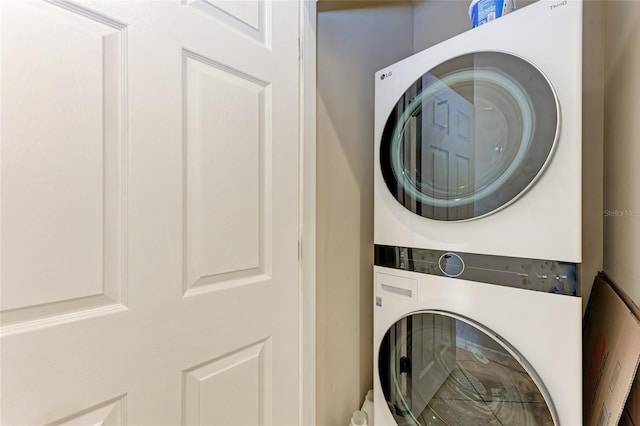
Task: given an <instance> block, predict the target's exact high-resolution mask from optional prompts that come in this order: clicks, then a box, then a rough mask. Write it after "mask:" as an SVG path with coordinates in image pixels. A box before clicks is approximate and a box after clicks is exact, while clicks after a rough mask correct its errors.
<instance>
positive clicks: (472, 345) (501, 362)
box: [379, 311, 557, 426]
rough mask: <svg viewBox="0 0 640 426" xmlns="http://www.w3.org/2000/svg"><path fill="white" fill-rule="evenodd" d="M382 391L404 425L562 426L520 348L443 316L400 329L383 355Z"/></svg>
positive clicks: (413, 319) (424, 317) (412, 320)
mask: <svg viewBox="0 0 640 426" xmlns="http://www.w3.org/2000/svg"><path fill="white" fill-rule="evenodd" d="M379 374H380V383H381V385H382V390H383V393H384V396H385V398H386V400H387V405H388V406H389V409H390V410H391V413H392V414H393V417H394V418H395V419H396V422H397V423H398V425H400V426H403V425H411V426H417V425H420V426H427V425H512V426H530V425H556V424H557V420H556V419H557V416H556V413H555V410H554V408H553V405H552V404H551V402H550V398H549V396H548V394H547V392H546V390H545V388H544V386H543V385H542V383H541V381H540V379H539V378H538V377H537V375H536V374H535V372H534V371H533V368H532V367H531V366H530V365H528V364H527V363H526V360H525V359H524V357H522V356H521V355H519V354H518V353H517V352H516V351H515V350H514V349H513V348H512V347H510V346H509V345H508V344H507V343H505V342H504V341H502V339H501V338H499V337H498V336H496V335H495V334H493V333H491V332H490V331H489V330H487V329H485V328H483V327H481V326H480V325H478V324H475V323H473V322H472V321H470V320H467V319H465V318H462V317H459V316H457V315H454V314H450V313H446V312H440V311H423V312H419V313H415V314H412V315H409V316H407V317H405V318H403V319H401V320H400V321H398V322H397V323H396V324H395V325H393V326H392V327H391V328H390V329H389V331H387V334H386V335H385V337H384V340H383V343H382V346H381V348H380V353H379Z"/></svg>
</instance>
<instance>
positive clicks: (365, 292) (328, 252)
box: [316, 1, 413, 426]
mask: <svg viewBox="0 0 640 426" xmlns="http://www.w3.org/2000/svg"><path fill="white" fill-rule="evenodd" d="M356 5H357V6H360V8H357V9H350V10H334V11H323V12H320V13H319V14H318V57H317V62H318V73H317V76H318V93H317V96H318V99H317V200H316V202H317V255H316V262H317V264H316V268H317V273H316V296H317V316H316V321H317V322H316V333H317V334H316V339H317V340H316V347H317V354H316V356H317V370H316V373H317V378H316V392H317V396H316V400H317V407H316V410H317V411H316V413H317V414H316V424H317V425H319V426H325V425H331V426H333V425H336V426H339V425H347V424H348V423H349V418H350V416H351V414H352V412H353V411H354V410H356V409H359V408H360V404H361V403H362V400H363V398H364V395H365V394H366V391H367V390H368V389H370V388H371V387H372V384H373V371H372V370H373V364H372V359H373V348H372V346H373V210H372V209H373V106H374V93H373V90H374V80H373V74H374V72H375V71H377V70H379V69H380V68H383V67H385V66H387V65H389V64H392V63H394V62H396V61H398V60H400V59H403V58H405V57H407V56H409V55H410V54H411V53H412V48H413V8H412V6H411V4H410V3H398V2H396V3H395V4H392V5H386V6H385V7H364V8H363V7H361V6H363V3H362V2H360V3H359V4H356ZM318 6H319V8H322V9H325V10H326V9H327V8H331V5H330V4H329V5H328V4H327V3H326V2H324V1H323V2H321V3H320V4H319V5H318ZM341 7H344V5H342V6H341Z"/></svg>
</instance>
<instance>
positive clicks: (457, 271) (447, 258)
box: [438, 252, 464, 278]
mask: <svg viewBox="0 0 640 426" xmlns="http://www.w3.org/2000/svg"><path fill="white" fill-rule="evenodd" d="M438 267H439V268H440V272H442V273H443V274H444V275H445V276H446V277H451V278H456V277H459V276H460V275H462V273H463V272H464V260H462V258H461V257H460V255H458V254H456V253H453V252H447V253H444V254H443V255H442V256H440V259H438Z"/></svg>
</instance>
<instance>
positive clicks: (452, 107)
mask: <svg viewBox="0 0 640 426" xmlns="http://www.w3.org/2000/svg"><path fill="white" fill-rule="evenodd" d="M559 114H560V111H559V105H558V102H557V98H556V96H555V93H554V91H553V88H552V87H551V85H550V83H549V81H548V80H547V78H546V77H545V76H544V75H543V74H542V72H541V71H540V70H539V69H538V68H536V67H535V66H533V65H532V64H531V63H529V62H527V61H525V60H524V59H522V58H519V57H517V56H513V55H509V54H506V53H499V52H478V53H472V54H467V55H463V56H459V57H457V58H454V59H451V60H449V61H447V62H444V63H442V64H440V65H438V66H437V67H435V68H433V69H431V70H429V71H428V72H426V73H425V74H423V75H422V76H421V77H420V78H419V79H418V80H416V81H415V82H414V83H413V84H412V85H411V87H409V88H408V89H407V90H406V92H405V93H404V94H403V95H402V96H401V97H400V99H399V100H398V102H397V104H396V105H395V107H394V108H393V110H392V111H391V113H390V115H389V118H388V120H387V122H386V125H385V127H384V130H383V135H382V139H381V143H380V166H381V170H382V174H383V177H384V180H385V182H386V185H387V187H388V188H389V190H390V191H391V193H392V194H393V196H394V197H395V198H396V199H397V200H398V201H399V202H400V203H401V204H402V205H403V206H404V207H406V208H407V209H409V210H411V211H412V212H414V213H416V214H419V215H421V216H424V217H427V218H430V219H436V220H443V221H460V220H469V219H474V218H478V217H481V216H484V215H487V214H490V213H492V212H495V211H497V210H499V209H501V208H503V207H505V206H506V205H508V204H510V203H511V202H513V201H515V200H516V199H517V198H518V196H520V195H521V194H523V193H524V192H525V191H526V190H527V189H528V188H529V187H530V186H531V185H532V184H533V182H534V181H535V180H536V179H537V178H538V177H539V176H540V175H541V173H542V171H543V169H544V167H545V165H546V164H547V162H548V161H549V159H550V157H551V155H552V152H553V150H554V147H555V144H556V140H557V137H558V133H559V123H560V120H559Z"/></svg>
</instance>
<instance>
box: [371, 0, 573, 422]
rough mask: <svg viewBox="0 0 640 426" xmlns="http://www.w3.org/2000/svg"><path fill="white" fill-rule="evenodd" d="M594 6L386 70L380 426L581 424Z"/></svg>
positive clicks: (378, 179) (542, 10)
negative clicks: (590, 14) (585, 71)
mask: <svg viewBox="0 0 640 426" xmlns="http://www.w3.org/2000/svg"><path fill="white" fill-rule="evenodd" d="M582 7H583V5H582V2H580V1H560V2H559V1H546V0H541V1H539V2H537V3H534V4H532V5H530V6H527V7H526V8H523V9H522V10H519V11H517V12H515V13H512V14H510V15H507V16H505V17H503V18H500V19H498V20H496V21H495V22H492V23H491V24H489V25H484V26H481V27H478V28H475V29H473V30H471V31H467V32H466V33H463V34H461V35H459V36H456V37H454V38H451V39H449V40H447V41H445V42H443V43H441V44H439V45H436V46H434V47H432V48H429V49H427V50H425V51H423V52H420V53H418V54H416V55H414V56H411V57H409V58H407V59H405V60H403V61H401V62H398V63H396V64H394V65H392V66H390V67H387V68H385V69H383V70H381V71H380V72H378V73H376V93H375V102H376V103H375V138H376V144H375V210H374V212H375V213H374V214H375V226H374V240H375V271H374V277H375V289H374V297H375V307H374V346H375V347H374V365H375V371H374V395H375V396H374V401H375V404H374V405H375V406H374V419H375V424H376V426H378V425H396V424H397V425H424V426H426V425H517V426H526V425H567V426H577V425H581V424H582V365H581V348H582V334H581V321H582V300H581V295H580V276H579V275H580V269H581V265H580V264H581V261H582V253H581V250H582V249H581V247H582V245H581V242H582V241H581V237H582V227H581V222H582V221H581V218H582V207H583V206H582V200H581V185H582V79H581V76H582Z"/></svg>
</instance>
